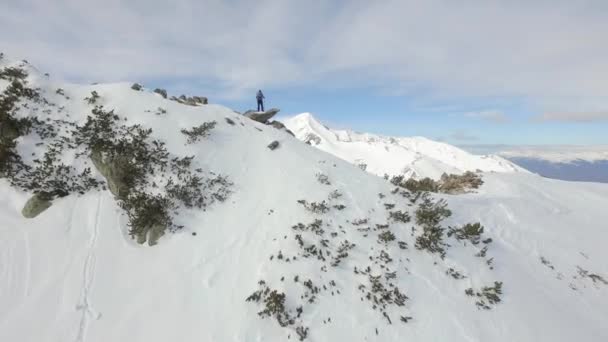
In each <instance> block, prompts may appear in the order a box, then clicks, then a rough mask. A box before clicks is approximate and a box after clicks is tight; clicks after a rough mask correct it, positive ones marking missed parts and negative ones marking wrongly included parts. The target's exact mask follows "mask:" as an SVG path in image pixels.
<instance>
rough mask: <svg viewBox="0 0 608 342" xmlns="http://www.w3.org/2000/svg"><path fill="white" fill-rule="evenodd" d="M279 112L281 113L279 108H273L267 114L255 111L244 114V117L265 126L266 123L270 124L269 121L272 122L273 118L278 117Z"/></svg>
mask: <svg viewBox="0 0 608 342" xmlns="http://www.w3.org/2000/svg"><path fill="white" fill-rule="evenodd" d="M279 111H280V109H278V108H272V109H269V110H267V111H265V112H256V111H253V110H248V111H246V112H245V113H243V115H244V116H246V117H248V118H250V119H251V120H253V121H257V122H261V123H263V124H265V123H266V122H268V120H270V119H271V118H272V117H274V116H275V115H277V113H278V112H279Z"/></svg>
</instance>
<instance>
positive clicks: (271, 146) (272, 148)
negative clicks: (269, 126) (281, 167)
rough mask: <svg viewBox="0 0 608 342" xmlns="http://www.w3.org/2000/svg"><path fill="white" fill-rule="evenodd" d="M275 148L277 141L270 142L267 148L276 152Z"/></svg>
mask: <svg viewBox="0 0 608 342" xmlns="http://www.w3.org/2000/svg"><path fill="white" fill-rule="evenodd" d="M277 147H279V142H278V141H276V140H275V141H273V142H271V143H270V145H268V148H269V149H270V150H271V151H274V150H276V149H277Z"/></svg>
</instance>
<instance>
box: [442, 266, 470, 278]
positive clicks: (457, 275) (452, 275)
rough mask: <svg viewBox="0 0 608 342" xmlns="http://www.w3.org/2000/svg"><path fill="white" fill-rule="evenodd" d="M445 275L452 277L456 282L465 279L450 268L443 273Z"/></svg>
mask: <svg viewBox="0 0 608 342" xmlns="http://www.w3.org/2000/svg"><path fill="white" fill-rule="evenodd" d="M445 274H447V275H449V276H450V277H452V278H454V279H456V280H460V279H464V278H466V276H464V275H463V274H462V273H460V272H458V271H456V270H455V269H454V268H452V267H450V268H448V270H447V271H445Z"/></svg>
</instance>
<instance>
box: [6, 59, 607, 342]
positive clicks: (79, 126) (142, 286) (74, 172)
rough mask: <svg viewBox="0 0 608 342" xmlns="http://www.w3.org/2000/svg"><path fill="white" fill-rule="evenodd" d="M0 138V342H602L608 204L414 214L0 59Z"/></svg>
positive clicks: (311, 167)
mask: <svg viewBox="0 0 608 342" xmlns="http://www.w3.org/2000/svg"><path fill="white" fill-rule="evenodd" d="M23 71H25V72H26V73H27V75H25V74H24V73H23ZM34 118H35V119H34ZM136 125H139V126H136ZM0 128H1V129H0V152H1V153H0V166H1V168H0V171H1V172H0V173H1V174H2V175H3V177H4V178H0V341H23V342H39V341H80V342H84V341H87V342H95V341H98V342H102V341H103V342H106V341H129V342H140V341H141V342H143V341H146V342H151V341H185V342H187V341H290V340H294V341H297V340H301V339H303V340H306V341H315V342H316V341H421V342H430V341H455V342H458V341H505V342H506V341H509V342H510V341H521V342H527V341H530V342H532V341H534V342H536V341H552V342H554V341H573V340H580V341H591V342H595V341H597V342H600V341H606V340H608V330H607V329H606V327H605V322H606V321H607V320H608V280H607V279H608V264H607V263H606V259H607V257H608V252H607V250H606V248H605V241H608V229H607V226H606V222H608V214H607V212H606V210H605V208H606V207H607V206H608V185H602V184H593V183H572V182H562V181H555V180H549V179H544V178H541V177H538V176H535V175H532V174H529V173H517V172H515V173H488V174H484V175H483V177H484V178H483V180H484V185H483V186H482V187H481V188H480V189H479V190H478V192H476V193H471V194H464V195H459V196H449V195H436V196H434V197H433V196H431V197H427V196H426V195H422V196H419V195H416V194H412V193H409V192H408V191H406V190H405V189H402V188H397V189H395V186H394V185H391V184H390V183H388V182H386V181H385V180H383V179H382V178H381V177H376V176H374V175H371V174H369V173H366V172H362V171H361V170H360V169H359V168H358V167H356V166H353V165H352V164H350V163H347V162H345V161H343V160H341V159H340V158H337V157H334V156H332V155H330V154H327V153H324V152H322V151H320V150H318V149H316V148H313V147H311V146H309V145H307V144H305V143H302V142H301V141H299V140H297V139H294V138H293V137H292V136H291V135H289V134H287V133H286V132H285V131H281V130H278V129H275V128H274V127H271V126H268V125H264V124H261V123H258V122H254V121H252V120H249V119H248V118H245V117H243V116H241V115H239V114H237V113H235V112H234V111H232V110H230V109H228V108H225V107H223V106H219V105H194V106H189V105H185V104H183V103H179V102H178V101H171V100H170V99H165V98H163V96H161V95H159V94H154V93H152V92H149V91H146V90H145V89H144V91H136V90H133V89H131V85H130V84H105V85H74V84H63V83H56V82H54V81H53V80H52V79H49V78H47V77H45V76H42V75H41V74H40V73H38V72H37V71H36V70H35V69H33V68H31V67H30V66H29V65H27V64H23V63H21V62H17V63H15V62H10V61H8V60H7V59H6V58H4V57H3V58H0ZM298 134H299V133H298ZM321 138H323V139H327V137H321ZM341 139H342V140H343V139H346V136H343V137H342V138H341ZM275 141H276V142H277V143H278V147H277V145H276V144H271V143H273V142H275ZM423 143H424V141H422V142H421V143H420V144H423ZM268 146H273V147H276V148H275V149H270V148H269V147H268ZM391 146H392V145H391ZM144 152H145V153H144ZM454 153H455V152H454ZM454 158H455V159H457V160H461V161H462V159H461V158H459V157H458V156H456V157H454ZM429 160H430V159H429ZM483 160H484V159H480V162H479V164H482V162H481V161H483ZM487 160H488V161H491V160H492V159H491V158H488V159H487ZM116 161H120V163H116ZM135 162H137V163H135ZM368 163H370V165H371V162H370V161H368ZM442 163H445V164H447V162H445V161H442ZM471 163H472V162H471ZM497 165H498V164H497ZM506 165H509V164H506ZM143 166H145V167H143ZM370 167H371V166H370ZM400 167H401V166H395V169H396V170H397V169H398V168H400ZM463 167H464V166H463ZM471 167H473V168H478V167H479V165H478V164H476V165H472V166H471ZM125 168H126V169H127V170H130V171H131V172H130V173H128V174H123V171H124V169H125ZM454 169H456V166H454ZM422 171H424V169H420V170H419V172H422ZM433 172H436V171H433ZM117 176H120V177H117ZM131 176H137V177H135V178H130V177H131ZM421 176H424V174H423V175H421ZM125 190H126V192H125ZM198 190H202V192H198ZM34 192H36V193H38V195H36V196H38V200H39V202H38V204H45V206H46V205H50V207H48V208H46V210H42V211H41V212H38V211H39V210H40V209H44V207H40V206H37V207H35V208H34V209H38V210H34V211H35V213H38V215H37V216H35V217H34V218H29V219H28V218H24V216H23V214H22V209H23V208H24V206H26V203H29V204H31V203H32V202H31V198H32V195H33V193H34ZM36 196H34V197H36ZM141 208H144V209H146V208H153V209H154V208H158V209H159V210H148V211H144V213H146V214H147V215H143V216H142V215H138V213H140V211H138V210H140V209H141ZM167 208H169V209H171V210H168V211H166V210H164V209H167ZM29 209H32V208H31V207H30V208H29ZM448 209H449V210H451V212H449V211H447V210H448ZM32 210H33V209H32ZM25 212H26V213H27V214H28V216H34V215H33V213H32V211H31V210H26V211H25ZM450 213H451V215H450ZM30 214H31V215H30ZM168 218H170V219H171V222H168V221H166V220H165V219H168ZM159 219H163V220H161V221H159ZM442 219H443V220H442ZM476 222H479V223H480V224H481V225H482V226H483V227H484V229H483V231H480V229H479V228H480V227H479V226H476V225H474V223H476ZM170 223H172V224H173V225H171V224H170ZM468 223H471V225H468V226H466V224H468ZM142 227H143V228H145V229H144V232H143V233H142V232H141V231H133V230H134V229H136V228H142ZM159 227H160V228H159ZM163 227H164V228H167V229H165V230H162V231H160V229H161V228H163ZM448 227H449V228H448ZM148 228H149V230H146V229H148ZM170 228H171V229H170ZM130 231H131V232H130ZM130 233H131V234H130ZM161 233H164V235H163V234H161ZM131 235H133V237H135V238H136V239H134V238H132V237H131ZM142 237H143V239H141V238H142ZM137 239H140V242H144V241H146V240H147V241H148V242H151V241H154V242H157V244H156V245H155V246H148V245H146V244H138V243H137V241H136V240H137Z"/></svg>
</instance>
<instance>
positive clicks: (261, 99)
mask: <svg viewBox="0 0 608 342" xmlns="http://www.w3.org/2000/svg"><path fill="white" fill-rule="evenodd" d="M255 98H256V99H257V100H258V112H263V111H264V98H265V97H264V94H262V91H261V90H258V93H257V94H256V95H255Z"/></svg>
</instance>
